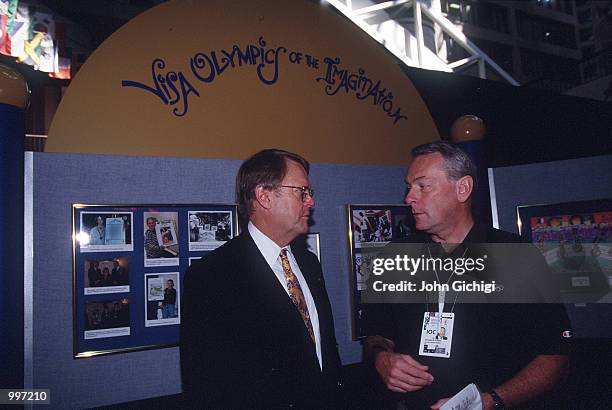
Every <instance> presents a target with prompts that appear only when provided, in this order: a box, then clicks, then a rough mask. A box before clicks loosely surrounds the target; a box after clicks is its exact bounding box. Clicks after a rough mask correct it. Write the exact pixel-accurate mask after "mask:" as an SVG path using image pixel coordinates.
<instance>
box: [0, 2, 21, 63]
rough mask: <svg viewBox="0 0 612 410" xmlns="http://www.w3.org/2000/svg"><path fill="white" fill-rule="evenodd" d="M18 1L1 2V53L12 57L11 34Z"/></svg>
mask: <svg viewBox="0 0 612 410" xmlns="http://www.w3.org/2000/svg"><path fill="white" fill-rule="evenodd" d="M16 12H17V0H0V53H2V54H5V55H7V56H10V55H11V32H12V29H13V20H14V17H15V13H16Z"/></svg>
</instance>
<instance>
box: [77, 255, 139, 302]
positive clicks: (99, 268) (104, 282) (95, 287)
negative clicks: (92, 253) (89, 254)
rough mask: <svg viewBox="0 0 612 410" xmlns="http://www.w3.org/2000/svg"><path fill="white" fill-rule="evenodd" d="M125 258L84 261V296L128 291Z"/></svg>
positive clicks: (127, 267) (127, 271)
mask: <svg viewBox="0 0 612 410" xmlns="http://www.w3.org/2000/svg"><path fill="white" fill-rule="evenodd" d="M128 265H129V263H128V259H127V258H123V257H121V258H115V259H89V258H88V259H85V263H84V266H83V273H84V281H83V283H84V284H85V286H84V288H85V289H84V294H85V295H99V294H103V293H123V292H129V291H130V286H129V285H130V279H129V266H128Z"/></svg>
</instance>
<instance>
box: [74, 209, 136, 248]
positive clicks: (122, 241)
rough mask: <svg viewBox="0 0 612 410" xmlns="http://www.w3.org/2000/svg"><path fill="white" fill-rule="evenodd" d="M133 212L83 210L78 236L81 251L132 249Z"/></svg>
mask: <svg viewBox="0 0 612 410" xmlns="http://www.w3.org/2000/svg"><path fill="white" fill-rule="evenodd" d="M132 216H133V213H132V212H89V211H82V212H81V217H80V229H79V234H78V236H77V240H78V242H79V247H80V250H81V252H113V251H132V250H133V249H134V241H133V239H134V233H133V230H132V226H133V224H132Z"/></svg>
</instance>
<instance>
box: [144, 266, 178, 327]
mask: <svg viewBox="0 0 612 410" xmlns="http://www.w3.org/2000/svg"><path fill="white" fill-rule="evenodd" d="M144 280H145V292H146V295H145V327H152V326H166V325H177V324H179V323H181V316H180V295H179V294H180V286H179V273H178V272H170V273H147V274H145V279H144Z"/></svg>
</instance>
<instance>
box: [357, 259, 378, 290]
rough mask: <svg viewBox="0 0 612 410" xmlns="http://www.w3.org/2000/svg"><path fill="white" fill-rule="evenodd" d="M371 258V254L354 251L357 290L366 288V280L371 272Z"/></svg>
mask: <svg viewBox="0 0 612 410" xmlns="http://www.w3.org/2000/svg"><path fill="white" fill-rule="evenodd" d="M373 259H374V257H373V256H372V255H369V254H362V253H361V252H355V284H356V286H357V290H358V291H362V290H365V288H366V282H367V280H368V279H369V278H370V275H371V273H372V263H373V262H372V261H373Z"/></svg>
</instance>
